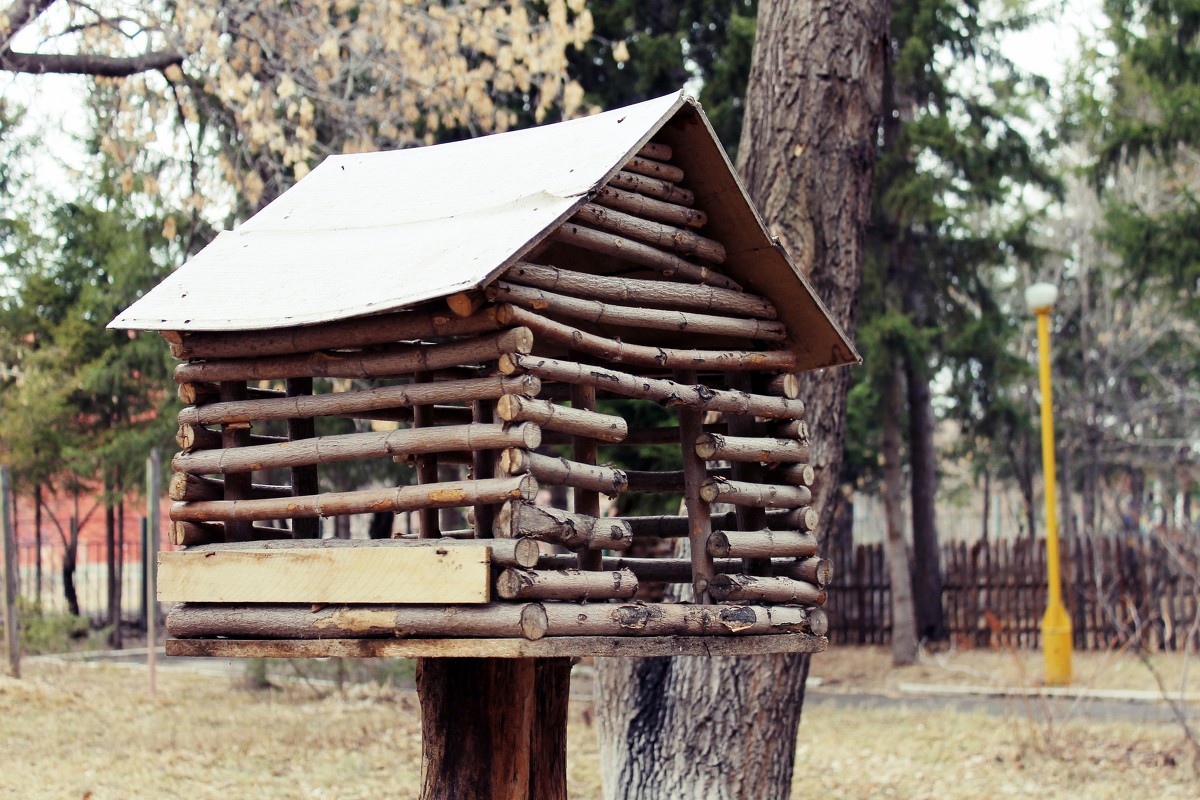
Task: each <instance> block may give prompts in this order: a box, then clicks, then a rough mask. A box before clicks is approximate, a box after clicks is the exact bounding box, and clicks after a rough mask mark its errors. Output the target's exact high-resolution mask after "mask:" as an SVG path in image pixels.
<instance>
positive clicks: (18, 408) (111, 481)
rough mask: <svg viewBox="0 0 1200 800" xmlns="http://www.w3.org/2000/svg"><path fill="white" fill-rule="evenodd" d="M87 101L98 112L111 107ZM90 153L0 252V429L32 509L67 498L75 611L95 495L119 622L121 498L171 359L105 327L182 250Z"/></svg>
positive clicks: (158, 424) (164, 218) (162, 400)
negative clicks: (85, 172)
mask: <svg viewBox="0 0 1200 800" xmlns="http://www.w3.org/2000/svg"><path fill="white" fill-rule="evenodd" d="M94 108H95V109H96V110H97V112H98V113H99V114H100V115H101V119H100V120H98V123H99V122H102V121H103V115H104V114H105V113H106V111H107V109H108V108H109V106H107V105H106V104H104V103H97V104H95V105H94ZM94 165H95V168H94V172H93V174H92V176H91V177H92V179H93V184H92V185H91V186H89V187H86V188H85V189H84V191H83V192H82V193H81V196H80V197H78V198H75V199H71V200H67V201H59V202H51V201H48V200H47V201H44V202H45V203H46V205H47V207H48V209H49V213H48V217H47V219H46V220H45V225H46V230H44V231H35V230H33V229H32V228H31V227H30V226H24V227H22V228H19V229H17V230H16V233H18V234H19V236H18V237H17V238H16V239H15V240H12V246H11V247H9V248H6V249H5V250H4V251H3V252H2V253H0V259H2V261H3V267H4V270H5V274H6V281H5V284H4V286H3V289H2V290H0V332H2V333H0V341H2V342H3V343H4V344H3V353H2V354H0V363H5V364H6V365H9V368H8V370H7V376H6V377H5V378H4V379H2V382H0V408H2V409H3V416H2V418H0V441H3V442H4V448H5V457H6V459H7V460H8V461H9V462H10V463H11V464H12V467H13V471H14V475H15V476H16V477H17V479H18V480H19V481H20V483H21V486H22V488H24V489H25V490H27V491H30V492H31V493H33V494H34V496H35V502H37V505H38V509H39V513H40V512H42V511H46V512H47V513H49V511H48V509H49V504H48V502H47V499H48V497H49V496H53V495H59V496H64V497H69V498H72V502H71V503H70V504H69V505H70V507H71V508H72V509H73V511H72V513H71V515H70V519H68V520H60V519H57V518H56V517H54V515H53V514H50V517H51V521H52V523H53V524H54V525H55V527H56V528H57V530H58V532H59V533H60V535H61V536H62V538H63V544H64V549H65V553H66V557H65V559H64V567H63V569H64V586H65V591H66V592H67V602H68V606H69V607H71V609H72V611H73V612H75V613H78V602H77V600H76V599H75V598H74V597H73V594H74V590H73V586H72V583H73V582H72V573H73V570H74V565H75V558H74V556H75V552H76V548H77V545H78V533H79V528H80V527H81V526H82V524H83V523H84V521H86V519H87V517H89V516H90V515H91V514H92V513H94V512H95V510H96V508H94V507H93V508H91V509H90V510H87V511H84V510H81V509H80V508H79V499H80V496H81V495H86V494H90V493H92V492H96V493H98V494H99V495H100V497H101V504H102V506H103V507H104V509H105V517H106V529H107V538H108V545H109V584H110V595H109V599H110V620H109V621H110V623H112V624H115V623H116V622H117V620H118V618H119V616H118V612H119V601H120V597H119V593H117V592H116V591H115V588H116V586H117V585H118V581H117V574H116V572H117V570H118V569H119V565H118V563H117V560H116V558H115V553H116V549H117V548H116V545H117V535H116V522H117V519H116V517H117V516H119V515H120V511H119V508H118V504H119V503H120V500H121V498H123V497H125V496H126V495H127V494H128V493H129V492H131V491H133V492H137V491H138V490H140V488H141V486H142V483H143V469H144V468H143V465H144V460H145V454H146V452H147V451H148V450H149V448H150V447H151V446H155V445H158V446H162V445H164V444H166V443H168V442H169V441H170V433H171V432H172V431H173V429H174V425H173V422H172V421H173V419H174V417H175V414H176V411H177V403H176V401H175V398H174V396H173V395H171V394H170V393H169V392H168V389H167V387H169V386H170V374H171V364H170V359H169V356H168V354H167V353H165V352H164V350H163V348H162V347H161V345H160V343H159V342H158V341H157V337H153V336H130V335H129V334H128V333H126V332H123V331H109V330H106V329H105V326H106V325H107V323H108V321H109V320H110V319H112V317H113V316H114V315H115V314H116V313H117V312H118V311H120V310H121V309H123V308H124V307H125V306H127V305H128V304H129V303H131V302H133V300H135V299H136V298H137V297H138V296H140V295H141V294H142V293H143V292H144V291H146V289H147V287H149V286H153V285H154V284H155V283H156V282H158V281H159V280H161V279H162V277H164V276H165V275H166V274H167V273H168V272H169V271H170V270H171V268H172V267H173V265H174V263H176V261H177V259H178V258H179V255H180V254H179V252H178V251H177V250H176V251H173V250H172V247H173V246H172V244H171V240H172V238H173V235H172V237H171V238H168V236H167V235H166V233H171V229H172V228H173V227H174V224H175V223H174V222H173V219H174V217H173V216H172V215H171V214H169V213H168V212H166V211H164V210H163V209H162V208H161V207H159V208H155V207H152V206H148V205H147V204H146V203H145V202H144V201H145V198H146V195H145V194H144V193H143V195H142V196H141V200H142V201H143V202H141V203H138V204H135V203H134V202H133V201H132V199H131V197H130V196H129V195H128V194H126V193H125V192H124V191H123V189H122V188H121V185H120V180H119V174H120V173H119V172H118V171H117V170H115V169H114V168H113V166H112V164H111V162H110V161H108V160H106V159H104V158H98V159H97V160H96V161H95V162H94ZM139 205H140V206H141V208H139V207H138V206H139ZM164 229H166V231H165V232H164ZM176 247H177V245H176ZM114 510H115V513H114Z"/></svg>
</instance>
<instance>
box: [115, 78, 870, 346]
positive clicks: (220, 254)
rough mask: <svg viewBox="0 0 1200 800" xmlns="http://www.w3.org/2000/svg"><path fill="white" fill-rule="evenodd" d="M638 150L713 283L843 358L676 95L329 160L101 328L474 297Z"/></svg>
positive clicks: (832, 333) (701, 124) (281, 320)
mask: <svg viewBox="0 0 1200 800" xmlns="http://www.w3.org/2000/svg"><path fill="white" fill-rule="evenodd" d="M651 137H656V141H662V142H664V143H666V144H669V145H671V146H672V148H673V149H674V152H675V154H676V155H675V156H674V158H673V162H674V163H676V164H678V165H679V166H680V167H682V168H683V169H684V171H685V173H686V174H687V176H688V177H687V184H686V185H687V187H688V188H689V189H691V190H692V191H693V192H694V194H695V196H696V207H698V208H701V209H703V210H704V211H705V212H706V213H707V214H708V219H709V222H708V224H707V225H706V226H705V228H704V234H705V236H707V237H709V238H712V239H716V240H718V241H720V242H721V243H722V244H724V246H725V248H726V257H727V261H726V263H725V264H724V265H723V266H722V267H721V271H722V272H725V273H727V274H729V275H730V276H731V277H732V278H734V279H735V280H736V281H738V282H739V283H741V284H742V285H743V286H745V287H746V289H747V290H749V291H753V292H755V293H757V294H761V295H764V296H766V297H768V298H770V299H771V300H772V301H773V302H774V303H775V305H776V306H777V308H778V310H779V315H780V318H781V319H782V320H783V322H784V323H785V324H786V325H787V327H788V330H789V331H790V332H791V339H790V340H789V343H790V345H791V347H792V348H793V349H795V350H796V352H797V353H798V354H799V355H800V360H801V362H802V364H803V368H805V369H815V368H818V367H827V366H835V365H838V364H846V363H853V362H855V361H857V360H858V354H857V353H856V352H855V350H854V347H853V345H851V344H850V342H849V341H848V340H847V339H846V337H845V335H844V334H843V333H842V331H841V329H840V328H839V327H838V325H837V324H836V323H835V322H834V321H833V320H832V319H831V318H830V316H829V313H828V311H827V310H826V309H825V307H824V305H823V304H822V303H821V301H820V300H819V299H818V298H817V297H816V295H815V294H814V293H813V291H812V288H811V286H809V284H808V282H807V281H806V280H805V279H804V277H803V276H802V275H801V274H800V272H799V271H798V270H797V269H796V268H795V266H794V265H793V264H792V263H791V261H790V260H789V259H788V257H787V255H786V254H785V253H784V252H783V251H782V249H781V248H779V247H778V245H776V244H775V243H774V242H773V241H772V240H771V238H770V236H769V234H768V233H767V230H766V227H765V225H764V224H763V221H762V219H761V217H760V216H759V215H758V213H757V211H755V209H754V208H753V206H752V204H751V203H750V201H749V199H748V198H747V196H746V194H745V191H744V190H743V188H742V187H741V184H740V183H739V182H738V179H737V176H736V174H735V173H734V171H733V167H732V165H730V163H729V160H728V158H727V157H726V156H725V153H724V151H723V150H722V149H721V146H720V144H719V142H718V141H717V139H716V136H715V134H714V133H713V131H712V128H711V126H710V125H709V124H708V120H707V118H705V116H704V113H703V111H701V110H700V108H699V106H698V105H697V104H696V102H695V101H694V100H692V99H691V98H689V97H687V96H686V95H684V94H683V93H682V92H681V93H678V94H673V95H668V96H666V97H660V98H658V99H655V100H648V101H646V102H643V103H638V104H636V105H632V106H628V107H626V108H621V109H617V110H614V111H609V112H606V113H603V114H597V115H595V116H591V117H584V118H581V119H576V120H571V121H568V122H561V123H557V124H554V125H545V126H542V127H538V128H530V129H527V130H521V131H513V132H510V133H503V134H495V135H492V136H484V137H480V138H477V139H469V140H466V141H462V142H455V143H451V144H444V145H437V146H433V147H422V148H413V149H409V150H396V151H389V152H379V153H366V154H357V155H344V156H330V157H329V158H327V159H325V161H324V162H322V163H321V164H320V166H318V167H317V168H316V169H314V170H313V171H312V172H311V173H310V174H309V175H308V176H307V177H305V178H304V179H303V180H301V181H300V182H299V183H297V184H296V185H295V186H293V187H292V188H291V189H289V190H288V191H287V192H285V193H283V194H282V195H281V196H280V197H279V198H277V199H276V200H275V201H274V202H272V203H271V204H270V205H268V206H267V207H266V208H264V209H262V210H261V211H260V212H258V213H257V214H255V215H254V216H253V217H252V218H251V219H249V220H247V221H246V222H245V223H243V224H242V225H241V226H239V227H238V228H237V229H236V230H234V231H225V232H222V233H221V234H219V235H218V236H217V238H216V239H214V240H213V241H212V242H211V243H210V244H209V245H208V246H207V247H205V248H204V249H203V250H202V251H201V252H200V253H198V254H197V255H196V256H194V257H193V258H192V259H190V260H189V261H188V262H187V263H186V264H184V265H183V266H182V267H180V268H179V269H178V270H177V271H176V272H174V273H173V274H172V275H170V276H169V277H168V278H166V279H165V280H164V281H163V282H162V283H160V284H159V285H158V286H157V287H155V288H154V289H153V290H151V291H150V292H149V293H147V294H146V295H145V296H144V297H142V298H141V299H140V300H138V301H137V302H136V303H134V304H133V305H132V306H130V307H129V308H128V309H126V310H125V311H124V312H123V313H121V314H120V315H118V316H117V318H116V319H115V320H113V321H112V322H111V323H110V324H109V327H112V328H124V329H137V330H161V331H237V330H263V329H268V328H277V327H284V326H293V325H305V324H316V323H321V322H329V321H333V320H339V319H346V318H349V317H357V316H364V315H370V314H377V313H382V312H386V311H395V310H398V309H402V308H406V307H408V306H412V305H414V304H416V303H420V302H422V301H426V300H431V299H434V298H437V297H442V296H447V295H450V294H453V293H455V292H460V291H464V290H467V289H472V288H475V287H478V286H482V285H484V284H487V283H488V282H490V281H491V280H493V279H494V278H495V277H496V276H498V275H499V274H501V273H502V272H503V271H504V270H505V269H507V268H508V267H509V266H511V265H512V264H513V263H515V262H516V261H517V260H519V259H520V258H522V257H523V256H525V255H527V254H528V253H529V252H530V251H531V250H533V249H534V248H535V247H537V246H538V245H539V244H540V243H541V242H542V240H543V239H545V237H546V236H547V235H549V233H550V232H552V231H553V230H554V229H555V228H556V227H557V226H558V225H559V224H561V223H562V222H564V221H565V220H566V219H567V218H568V217H570V216H571V214H573V213H574V212H575V210H576V209H577V208H578V207H579V206H581V205H583V204H584V203H586V202H587V201H588V199H589V196H590V193H592V192H593V191H594V190H596V189H597V188H598V187H600V186H602V185H603V184H604V183H606V182H607V181H608V179H609V178H611V177H612V175H613V174H615V173H616V172H617V171H618V170H619V169H620V168H621V167H622V166H623V165H624V164H625V162H626V161H628V160H629V158H630V157H631V156H633V155H634V154H635V153H636V152H637V151H638V150H639V149H640V148H641V147H642V146H643V145H644V144H645V143H646V142H648V141H649V140H650V139H651Z"/></svg>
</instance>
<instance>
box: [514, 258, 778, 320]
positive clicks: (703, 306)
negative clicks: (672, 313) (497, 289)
mask: <svg viewBox="0 0 1200 800" xmlns="http://www.w3.org/2000/svg"><path fill="white" fill-rule="evenodd" d="M504 280H506V281H508V282H509V283H517V284H520V285H522V286H531V287H533V288H535V289H546V290H547V291H551V292H559V293H560V294H568V295H572V296H573V297H584V298H588V299H591V300H602V301H606V302H612V303H623V304H625V305H633V306H649V307H652V308H675V309H681V310H684V311H702V312H709V313H712V314H732V315H734V316H739V317H750V318H752V319H775V318H776V317H777V316H778V311H777V310H776V309H775V306H774V305H772V304H771V301H769V300H767V299H766V298H763V297H759V296H758V295H753V294H750V293H748V292H739V291H733V290H730V289H721V288H719V287H715V286H697V285H695V284H690V283H678V282H667V281H660V280H645V279H640V278H627V277H624V276H615V275H591V274H588V273H586V272H574V271H571V270H565V269H559V268H558V267H552V266H545V265H542V264H533V263H530V262H528V261H518V262H517V263H516V264H515V265H513V267H512V268H511V269H509V270H508V272H506V273H504Z"/></svg>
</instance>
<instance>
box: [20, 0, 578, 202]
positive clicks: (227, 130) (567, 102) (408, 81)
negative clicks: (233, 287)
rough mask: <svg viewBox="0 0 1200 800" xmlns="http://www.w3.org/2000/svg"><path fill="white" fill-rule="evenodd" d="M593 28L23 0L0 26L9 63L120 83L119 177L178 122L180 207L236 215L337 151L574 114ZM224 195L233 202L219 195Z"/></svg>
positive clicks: (381, 6) (270, 6) (472, 16)
mask: <svg viewBox="0 0 1200 800" xmlns="http://www.w3.org/2000/svg"><path fill="white" fill-rule="evenodd" d="M23 33H24V35H25V36H24V38H33V37H34V36H35V35H36V34H38V33H41V34H42V35H44V36H45V37H46V38H47V39H49V40H52V41H55V42H57V41H61V40H66V42H68V43H70V44H68V45H67V46H68V47H69V46H71V45H73V46H75V47H77V48H78V49H79V50H80V52H81V53H82V54H83V55H78V56H76V55H64V54H61V50H60V51H59V52H55V53H41V52H16V51H14V49H13V41H14V39H15V38H16V37H18V35H20V34H23ZM591 34H592V22H591V15H590V14H589V12H588V11H587V10H586V8H584V3H583V0H569V2H568V0H549V2H545V3H525V2H516V3H509V2H492V1H489V0H472V2H462V3H454V4H442V3H432V2H419V3H356V2H349V1H348V0H301V1H300V2H292V3H251V2H244V1H234V0H224V1H223V2H219V3H213V2H206V1H205V2H199V1H197V0H188V1H187V2H177V3H165V4H161V5H160V4H150V5H147V4H133V3H117V4H114V5H113V6H111V7H109V6H101V7H95V6H92V5H90V4H85V3H79V2H74V1H73V0H59V2H55V0H18V2H16V3H14V4H13V5H12V6H11V7H10V8H9V9H8V11H7V12H6V14H5V15H4V16H3V17H0V37H2V39H3V41H4V47H3V49H0V69H5V70H9V71H21V72H32V73H44V72H72V73H81V74H88V75H96V76H107V77H120V78H123V79H122V80H121V81H120V82H119V83H117V84H114V86H115V87H116V88H117V89H118V90H119V95H120V98H119V100H118V102H117V104H116V105H115V107H114V109H115V111H116V114H115V115H114V119H113V125H112V128H111V129H110V130H109V131H105V132H103V134H104V141H103V142H102V148H103V150H104V151H105V152H107V153H109V154H110V155H111V156H112V158H113V159H114V160H115V161H116V162H117V163H119V164H124V165H125V166H126V168H127V170H128V171H129V177H127V178H126V181H127V182H129V181H131V180H132V175H133V174H137V173H138V172H140V171H141V167H140V166H139V157H141V156H144V155H145V154H146V153H148V152H153V151H154V150H155V147H154V146H153V143H154V142H155V141H156V140H157V138H158V137H159V136H160V135H161V134H162V132H163V130H164V123H168V122H171V123H174V127H173V131H174V135H175V141H173V142H170V143H169V144H168V146H167V148H166V149H167V150H172V149H174V150H177V151H179V152H185V153H188V154H189V157H188V159H187V160H186V163H184V164H182V165H180V169H179V171H178V173H177V174H175V175H171V176H169V177H170V179H171V180H172V181H173V182H177V183H178V184H179V185H180V186H187V187H188V188H187V190H186V191H183V192H182V199H183V200H184V202H185V204H186V205H187V206H188V207H190V208H193V209H197V210H199V209H205V210H208V211H209V212H210V213H211V211H212V209H211V208H207V209H206V205H207V204H209V203H211V202H212V200H213V198H214V197H216V198H221V199H223V200H224V202H225V203H226V204H227V205H228V206H229V207H230V208H231V209H232V211H233V212H234V217H235V218H237V217H240V216H243V215H246V214H249V213H252V212H254V211H255V210H257V209H258V208H260V207H261V206H262V205H264V204H265V203H266V202H269V201H270V200H271V199H273V198H274V197H276V196H278V195H279V193H281V192H282V191H283V190H285V189H286V188H287V187H288V186H290V185H291V184H292V183H293V182H294V181H296V180H298V179H300V178H301V177H303V176H304V175H305V174H306V173H307V172H308V170H309V169H310V168H311V167H312V166H314V165H315V164H316V162H317V161H319V160H320V159H321V158H322V157H324V156H325V155H326V154H328V153H334V152H358V151H367V150H378V149H390V148H398V147H408V146H412V145H415V144H421V143H429V142H433V141H438V140H440V139H442V138H446V137H449V138H462V137H464V136H473V135H479V134H483V133H490V132H493V131H503V130H506V129H508V128H510V127H512V126H513V125H514V124H515V123H517V122H518V120H519V119H521V118H522V115H527V116H528V117H529V118H532V119H535V120H537V121H541V120H542V119H543V118H545V117H546V116H547V115H548V114H550V113H551V112H555V113H563V114H565V115H566V116H570V115H572V114H574V113H575V112H576V111H577V110H578V109H579V107H580V104H581V103H582V101H583V91H582V89H581V88H580V87H579V85H578V84H577V83H575V82H573V81H571V80H569V79H568V78H567V50H568V49H569V48H572V47H576V48H578V47H582V46H583V44H584V43H585V42H586V41H587V40H588V39H589V38H590V36H591ZM135 50H136V51H137V52H134V51H135ZM149 174H152V175H154V176H155V177H156V178H158V179H160V180H162V179H163V178H164V176H163V175H161V174H159V173H149ZM220 187H232V192H228V191H226V192H223V193H218V194H215V195H214V192H215V191H217V189H218V188H220Z"/></svg>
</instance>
